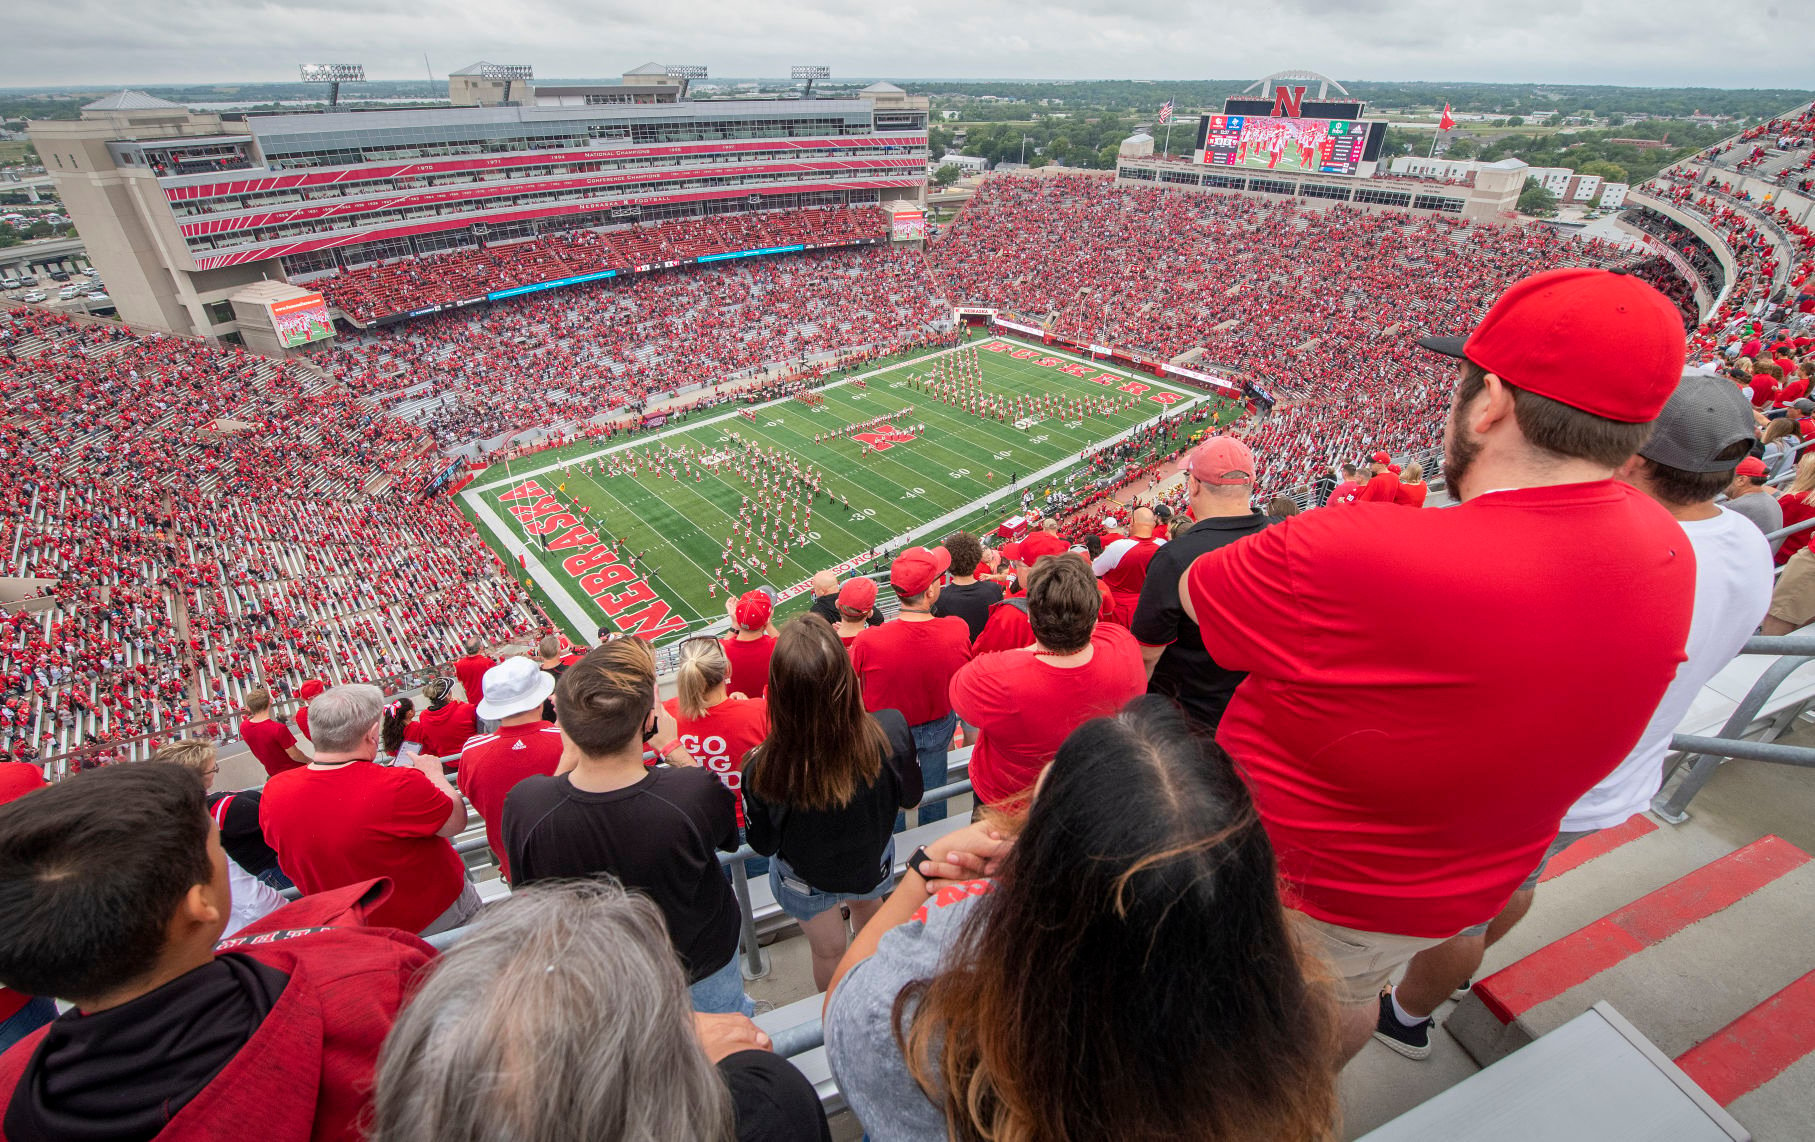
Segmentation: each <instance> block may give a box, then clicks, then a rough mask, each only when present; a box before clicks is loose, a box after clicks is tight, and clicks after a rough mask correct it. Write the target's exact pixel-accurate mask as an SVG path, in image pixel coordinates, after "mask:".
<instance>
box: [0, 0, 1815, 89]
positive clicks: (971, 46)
mask: <svg viewBox="0 0 1815 1142" xmlns="http://www.w3.org/2000/svg"><path fill="white" fill-rule="evenodd" d="M18 9H19V10H18V11H15V12H11V13H9V16H8V29H7V30H8V42H9V45H10V47H11V50H10V51H9V52H8V67H7V73H6V78H5V80H4V82H5V83H7V84H9V85H32V84H36V85H48V84H94V85H97V86H100V85H113V84H121V85H124V84H129V83H131V84H156V83H200V82H228V81H267V80H285V79H291V78H294V77H295V74H296V64H297V63H299V62H303V61H305V60H321V61H347V62H358V63H363V64H365V66H366V72H367V74H368V75H370V76H371V77H372V78H374V79H413V78H416V77H418V76H422V75H424V74H425V72H424V67H423V58H422V57H423V55H424V53H426V54H427V55H428V56H429V58H430V61H431V63H432V65H433V68H434V70H435V73H436V75H437V77H440V76H445V75H446V73H447V72H448V71H451V70H452V69H454V68H457V67H462V66H465V65H466V64H469V63H471V62H473V61H474V60H478V59H490V60H496V61H500V62H508V63H518V62H522V63H529V64H533V65H534V66H535V68H536V71H537V73H538V74H540V75H544V76H562V77H599V76H610V75H614V74H617V73H619V72H621V71H623V70H624V69H626V68H629V67H634V66H636V65H637V64H640V63H644V62H646V61H649V60H655V61H657V62H662V63H704V64H706V65H708V66H709V67H711V69H712V72H713V74H714V75H718V76H783V75H786V74H787V68H788V65H789V64H791V63H826V64H830V65H831V67H832V69H833V74H834V75H839V76H851V77H869V76H894V77H906V78H914V77H933V76H938V77H951V78H977V79H985V78H1053V79H1067V78H1078V79H1082V78H1151V79H1186V78H1206V79H1208V78H1215V79H1234V78H1240V77H1241V76H1243V75H1252V76H1261V75H1265V74H1267V73H1269V72H1272V71H1275V70H1278V69H1280V68H1284V67H1309V68H1312V69H1314V70H1317V71H1321V72H1324V73H1326V74H1329V75H1333V76H1336V77H1338V78H1342V79H1349V78H1354V79H1375V80H1395V79H1397V80H1416V79H1432V80H1448V81H1463V80H1485V81H1522V80H1523V81H1534V82H1556V83H1637V84H1648V85H1657V86H1686V85H1697V86H1720V87H1801V86H1805V85H1806V84H1807V78H1808V76H1807V70H1806V67H1805V66H1804V60H1803V59H1802V58H1801V56H1800V55H1799V53H1797V52H1793V51H1784V50H1782V47H1783V45H1786V44H1792V43H1808V42H1810V41H1811V38H1812V37H1815V3H1811V2H1810V0H1727V2H1726V3H1724V4H1714V3H1711V2H1709V0H1523V2H1522V3H1520V4H1516V5H1505V4H1499V3H1495V4H1487V3H1482V2H1479V0H1477V2H1475V3H1469V2H1468V0H1260V2H1258V3H1256V2H1253V0H1250V2H1249V3H1247V4H1212V3H1207V2H1204V0H1198V2H1197V3H1188V4H1185V5H1175V4H1161V3H1158V2H1157V0H1047V2H1045V3H1040V4H1033V5H1029V4H1019V3H1017V4H1010V3H1007V2H1006V0H922V2H918V3H916V4H913V5H893V6H883V7H862V6H859V5H856V4H854V3H850V2H848V0H846V2H842V3H834V2H831V0H792V2H790V3H785V4H784V3H775V2H773V0H770V2H763V0H758V2H757V3H750V2H749V0H691V2H689V3H684V4H683V3H651V2H649V0H513V2H511V3H508V4H507V3H500V2H497V0H422V2H411V0H294V2H290V3H284V2H279V0H205V2H204V0H145V2H142V3H138V4H119V3H117V2H115V0H58V2H56V3H39V4H29V5H21V6H18Z"/></svg>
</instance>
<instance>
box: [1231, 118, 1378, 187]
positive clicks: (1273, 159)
mask: <svg viewBox="0 0 1815 1142" xmlns="http://www.w3.org/2000/svg"><path fill="white" fill-rule="evenodd" d="M1203 124H1204V126H1203V140H1202V146H1201V152H1202V155H1203V161H1204V162H1205V163H1206V164H1209V165H1211V166H1224V167H1241V168H1244V169H1247V170H1267V171H1280V172H1283V173H1287V174H1350V175H1352V174H1355V173H1357V170H1358V168H1359V167H1360V165H1361V162H1362V160H1363V158H1364V156H1365V155H1366V153H1367V144H1368V129H1369V127H1370V126H1371V124H1369V123H1366V122H1363V121H1361V120H1358V119H1288V118H1283V117H1279V116H1272V115H1206V116H1204V119H1203Z"/></svg>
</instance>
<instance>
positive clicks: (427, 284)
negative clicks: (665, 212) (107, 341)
mask: <svg viewBox="0 0 1815 1142" xmlns="http://www.w3.org/2000/svg"><path fill="white" fill-rule="evenodd" d="M887 236H888V219H887V218H885V217H884V216H883V214H882V212H881V211H880V210H878V209H877V208H875V207H870V206H865V207H825V208H818V209H808V210H791V211H776V212H770V213H759V214H721V215H714V216H711V217H706V218H685V219H678V220H675V221H671V222H662V223H659V224H656V225H654V226H630V227H625V228H623V229H619V230H609V231H605V232H599V231H594V230H570V231H565V232H562V233H558V234H550V235H546V236H544V237H540V238H533V239H530V240H529V241H524V242H514V243H505V244H498V245H493V246H487V247H472V248H464V249H459V250H453V251H449V252H447V253H443V254H432V255H429V256H426V257H422V258H403V259H399V260H397V261H391V262H383V263H379V264H377V265H368V266H360V267H358V268H355V269H351V270H347V271H345V272H343V273H338V274H335V275H334V276H332V277H327V278H321V279H317V280H315V281H314V282H312V283H311V284H312V285H314V286H316V287H317V288H319V289H320V290H321V292H322V296H324V297H325V298H327V300H328V304H329V305H332V306H334V307H335V308H337V309H339V310H341V312H343V313H345V314H346V315H347V316H349V317H351V318H352V319H353V320H354V321H356V322H358V323H359V324H361V325H364V324H365V323H367V322H369V321H371V320H373V319H374V318H378V317H386V316H390V315H392V314H398V313H408V312H411V311H413V310H418V309H426V308H429V307H431V306H436V305H453V304H455V303H456V302H465V301H470V300H472V299H473V298H478V297H484V296H485V295H486V294H488V293H491V292H493V291H496V290H504V289H511V288H513V287H516V286H525V285H533V284H535V283H537V282H546V281H553V280H555V279H557V278H563V277H570V276H573V275H576V274H585V273H596V272H598V271H600V270H617V271H620V272H623V271H628V270H633V269H636V268H638V267H643V266H649V265H654V264H659V263H662V262H680V261H686V260H690V259H693V258H699V257H708V256H711V255H714V254H731V253H738V252H740V251H744V250H755V249H762V248H764V247H772V246H787V245H794V244H801V245H808V246H832V245H844V244H849V243H852V242H857V241H861V240H864V239H880V238H885V237H887Z"/></svg>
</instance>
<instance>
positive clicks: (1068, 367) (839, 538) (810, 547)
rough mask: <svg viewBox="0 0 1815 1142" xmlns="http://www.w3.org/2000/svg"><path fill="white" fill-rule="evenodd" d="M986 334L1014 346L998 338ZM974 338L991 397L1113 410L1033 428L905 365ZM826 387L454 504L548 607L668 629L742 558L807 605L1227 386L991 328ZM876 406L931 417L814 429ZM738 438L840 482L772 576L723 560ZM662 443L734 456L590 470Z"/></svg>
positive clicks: (703, 420)
mask: <svg viewBox="0 0 1815 1142" xmlns="http://www.w3.org/2000/svg"><path fill="white" fill-rule="evenodd" d="M992 345H1000V346H1002V348H1001V349H999V350H991V349H990V348H988V347H989V346H992ZM972 351H974V352H975V355H976V360H977V372H978V373H980V375H981V378H982V387H983V390H984V391H985V392H986V393H987V394H990V395H993V396H998V397H1001V398H1004V399H1009V400H1014V399H1024V400H1031V399H1034V398H1037V397H1040V396H1049V397H1058V398H1060V399H1064V400H1083V401H1088V402H1101V401H1104V400H1108V401H1112V402H1114V407H1113V408H1109V409H1107V410H1105V411H1097V412H1091V413H1087V414H1085V415H1082V416H1075V415H1073V414H1070V413H1066V414H1063V416H1069V417H1071V419H1063V418H1062V417H1061V416H1053V417H1049V418H1046V419H1042V420H1040V421H1038V423H1035V424H1032V425H1031V426H1029V427H1027V428H1025V429H1022V428H1017V427H1015V426H1014V425H1013V424H1010V423H1002V422H999V421H997V420H996V419H994V418H988V417H983V416H978V415H975V414H972V413H970V412H968V411H965V410H962V409H960V408H958V407H955V406H954V405H951V404H947V403H944V402H942V401H940V400H939V399H937V398H936V397H935V396H934V395H933V394H931V393H929V392H926V391H923V390H921V389H917V388H915V387H914V386H913V384H912V383H911V381H910V377H911V376H922V377H924V376H925V375H926V374H927V372H928V371H929V369H931V368H932V367H933V365H934V362H935V361H937V360H939V359H941V358H951V357H962V356H963V355H966V354H968V353H970V352H972ZM951 363H952V362H948V364H951ZM816 391H817V393H818V394H819V395H821V396H823V398H824V400H823V403H821V404H818V405H813V406H809V405H807V404H804V403H802V402H800V401H799V400H796V399H794V398H793V397H787V398H782V399H779V400H774V401H769V402H766V403H764V404H759V405H743V404H735V405H724V406H719V408H717V409H713V410H709V411H708V412H706V413H704V414H697V413H696V414H693V415H692V416H690V417H688V418H687V419H685V420H683V421H680V422H677V423H676V424H674V425H672V426H670V427H667V428H665V429H663V430H660V431H658V432H654V433H648V434H641V435H638V436H636V437H633V438H630V439H628V440H622V441H614V442H611V443H609V444H601V443H600V442H598V441H580V442H577V443H575V444H571V445H568V446H566V447H565V448H562V449H557V450H552V451H550V452H546V453H539V454H536V455H534V456H532V457H529V458H526V459H524V460H520V461H515V462H512V463H510V464H508V465H506V464H498V465H493V466H492V467H491V468H489V469H488V470H486V471H485V472H484V473H482V474H481V475H480V476H479V478H478V479H476V480H475V481H474V482H473V483H472V484H471V485H469V486H468V487H467V488H465V489H463V490H462V491H461V492H460V493H459V502H460V503H461V506H462V508H463V509H464V510H465V511H466V512H467V513H468V515H469V516H470V517H472V518H473V520H474V522H475V524H476V526H478V527H479V529H480V533H481V535H483V536H484V537H485V539H486V540H487V542H488V543H490V544H491V545H492V546H493V547H494V548H495V549H497V550H499V551H500V552H501V554H502V556H503V558H504V559H505V560H506V562H507V563H509V564H511V565H514V566H516V567H517V568H518V573H519V574H521V575H524V576H525V577H527V579H528V580H529V581H530V583H531V584H533V587H534V588H535V589H536V590H537V593H538V594H539V595H541V596H542V597H543V599H544V600H545V602H546V603H550V604H552V608H551V611H550V615H551V617H558V618H557V621H561V620H565V621H564V625H567V626H569V627H570V628H571V629H572V630H573V631H575V632H576V633H578V634H580V635H582V636H586V637H588V638H590V636H591V634H592V632H593V631H594V630H595V629H596V628H598V627H600V626H607V627H615V628H616V629H619V630H623V631H627V632H630V633H636V634H640V635H642V636H644V637H647V638H653V639H655V640H657V641H659V642H668V641H672V640H674V639H678V638H681V637H684V636H685V635H686V634H687V633H688V632H697V631H698V630H700V629H702V628H706V627H710V626H713V625H715V624H718V623H720V622H722V621H723V619H724V615H725V611H724V601H725V592H724V591H723V590H722V589H718V588H715V587H714V586H713V584H714V581H715V580H716V578H717V577H718V576H719V575H720V574H721V573H722V574H725V575H726V576H727V577H728V578H729V582H730V590H731V592H732V593H733V594H735V593H737V592H740V591H742V590H744V589H746V588H745V581H744V578H743V575H744V572H745V571H746V570H747V571H748V572H749V576H750V577H749V585H751V586H754V585H756V584H758V583H762V582H767V583H770V584H772V585H773V586H775V587H776V588H777V589H778V590H780V591H781V592H782V593H783V597H784V599H792V600H793V601H794V605H793V606H784V608H783V610H784V612H787V611H793V610H796V609H799V608H800V607H804V605H805V599H804V597H803V596H804V594H805V586H806V580H807V579H808V578H809V577H810V576H811V575H812V574H813V573H815V572H817V571H820V570H824V569H826V568H838V569H840V571H841V573H845V572H849V571H851V570H861V569H864V568H866V567H868V566H869V565H871V564H872V563H874V562H875V561H876V560H877V559H879V558H880V553H882V552H886V551H889V550H898V549H899V548H900V547H901V546H903V545H905V544H906V543H908V542H911V541H915V540H921V539H927V540H932V539H936V538H937V537H939V536H942V535H944V534H947V533H949V532H950V531H951V530H953V529H955V528H956V527H959V526H965V527H969V528H972V529H973V530H974V529H976V528H978V527H984V526H987V527H990V528H993V526H994V525H995V523H997V522H999V521H1000V520H1001V519H1003V518H1006V517H1007V516H1010V515H1013V514H1015V512H1017V511H1018V510H1019V508H1020V503H1021V495H1022V492H1023V491H1024V490H1026V489H1027V488H1029V487H1030V486H1032V487H1033V489H1034V491H1035V493H1036V497H1039V496H1043V495H1044V493H1045V492H1046V490H1047V489H1048V487H1049V486H1053V485H1052V481H1054V480H1058V479H1060V478H1062V476H1063V475H1064V474H1065V472H1066V471H1067V470H1068V469H1071V468H1073V467H1074V466H1075V465H1077V464H1078V463H1079V462H1080V453H1081V452H1083V451H1084V450H1086V449H1089V448H1093V447H1096V446H1098V445H1101V444H1104V443H1107V442H1110V441H1113V440H1115V439H1118V438H1120V437H1122V436H1124V435H1127V434H1129V433H1131V432H1133V431H1137V430H1139V429H1141V428H1143V427H1145V426H1146V425H1148V424H1151V423H1153V422H1154V421H1155V420H1156V419H1158V417H1159V416H1161V415H1162V414H1165V413H1168V412H1171V413H1177V412H1179V411H1182V410H1185V409H1189V408H1193V407H1195V406H1198V405H1201V404H1203V403H1204V402H1207V401H1213V400H1214V399H1215V398H1212V397H1209V396H1207V395H1205V394H1202V393H1198V392H1195V391H1192V390H1188V389H1185V388H1182V387H1180V386H1177V385H1173V384H1168V383H1161V382H1159V381H1157V380H1155V379H1154V378H1152V377H1147V376H1136V375H1134V374H1132V373H1130V372H1128V371H1127V370H1125V369H1119V368H1111V367H1104V366H1102V365H1099V364H1098V363H1097V362H1094V361H1088V360H1086V359H1084V358H1081V357H1078V356H1075V355H1073V354H1069V353H1062V352H1054V351H1052V350H1050V349H1048V348H1046V347H1044V346H1040V345H1035V344H1030V343H1026V342H1020V341H1014V340H1011V339H1008V338H1002V337H995V336H990V337H979V338H977V339H976V340H974V341H972V342H969V343H967V344H965V345H961V346H958V347H956V348H952V349H943V350H936V351H933V352H929V353H926V354H922V355H920V356H917V357H914V358H911V359H909V360H907V361H903V362H898V363H895V364H891V365H887V366H884V367H881V368H879V369H876V370H873V371H871V372H869V373H865V374H861V375H859V376H856V377H851V378H846V379H843V380H839V381H834V382H832V383H831V384H829V385H827V386H825V387H823V388H821V389H818V390H816ZM909 408H911V410H912V411H911V412H909V411H907V410H908V409H909ZM721 410H723V411H721ZM744 410H749V412H750V413H751V414H753V417H754V419H752V418H750V417H746V416H745V415H744ZM874 418H882V419H883V420H884V422H885V423H887V424H889V425H891V426H893V427H894V428H896V429H897V430H900V429H903V428H905V427H906V426H908V425H910V424H916V423H917V424H923V425H924V426H925V431H924V432H923V433H919V434H916V435H914V436H912V437H911V438H909V439H907V440H894V441H881V442H878V443H880V444H882V445H883V447H882V450H872V449H871V447H870V446H869V445H867V444H864V443H860V442H859V441H856V440H852V439H849V438H846V437H842V436H841V437H837V438H828V439H827V440H826V441H825V442H824V443H815V442H814V437H815V435H816V434H817V435H821V436H826V435H827V434H830V433H833V432H836V431H838V430H840V429H843V428H845V427H846V426H847V425H851V424H860V423H863V422H867V421H870V420H872V419H874ZM732 433H736V434H737V435H738V436H739V437H740V438H741V439H742V440H743V441H746V442H748V443H750V444H754V445H757V446H760V447H763V448H766V449H774V450H777V451H778V452H779V453H780V454H782V455H784V456H786V457H788V458H793V459H798V460H799V461H801V462H802V463H803V464H810V465H812V466H813V467H814V468H816V469H817V470H818V472H819V473H820V477H821V480H822V488H823V491H824V492H825V493H829V497H828V495H826V494H822V495H819V496H818V497H816V499H815V502H814V505H813V513H812V516H811V523H810V525H808V524H805V523H804V522H803V524H802V527H801V530H802V531H803V532H804V533H805V534H804V535H803V536H802V537H801V538H800V539H799V540H798V541H796V543H795V545H794V546H793V548H792V549H791V550H790V551H788V552H787V554H786V556H785V558H782V559H780V560H779V562H778V561H777V559H776V557H775V556H774V555H770V556H769V557H768V559H767V562H768V563H769V567H768V569H767V570H766V571H763V570H762V569H760V568H756V567H751V568H747V569H746V568H734V569H732V570H730V571H726V572H721V570H720V560H721V552H722V549H723V546H724V542H725V538H726V537H727V536H728V535H730V534H731V533H732V530H733V528H734V527H737V526H738V525H739V523H740V521H741V520H743V519H745V518H746V517H748V516H749V512H748V510H747V509H746V508H745V507H744V500H745V498H746V497H749V498H750V499H751V501H752V503H751V507H752V508H753V507H754V505H755V502H756V501H757V500H758V499H759V498H760V497H757V496H756V494H755V491H754V489H753V488H752V486H751V485H750V483H748V482H747V481H746V479H745V478H744V477H743V472H742V468H743V465H741V464H734V463H732V462H731V460H732V459H733V458H732V457H731V456H726V455H725V449H726V448H727V446H732V447H735V441H733V440H731V436H730V434H732ZM899 435H901V433H899V432H898V433H897V436H899ZM665 447H673V448H685V449H689V450H691V451H692V453H693V455H694V457H695V458H696V460H697V459H698V458H701V457H705V456H708V455H713V454H717V455H718V456H721V457H723V461H722V462H721V461H720V460H717V459H715V460H714V461H713V463H712V466H708V465H706V464H704V463H700V464H697V465H696V466H695V472H696V473H697V474H698V476H699V478H698V479H697V480H696V479H694V478H693V477H692V476H689V475H686V474H683V475H682V476H681V478H679V479H676V478H674V477H672V476H670V475H667V474H658V473H656V472H652V471H650V470H648V468H645V469H644V470H642V471H640V472H638V473H636V474H634V475H632V474H622V475H616V476H612V475H609V474H607V472H606V471H605V470H604V469H603V468H601V469H600V470H598V471H597V472H596V473H593V474H588V473H586V472H583V471H582V465H584V464H585V463H587V462H588V461H603V462H605V463H610V462H612V459H611V458H613V457H615V459H616V461H617V462H619V463H624V462H626V461H627V460H628V457H626V456H624V455H620V454H625V453H630V454H634V455H637V456H641V457H650V456H652V455H654V454H656V453H657V452H659V450H661V449H663V448H665ZM645 462H646V463H647V461H645ZM1011 481H1013V483H1012V486H1011ZM840 499H842V500H845V501H848V503H849V506H848V507H845V506H842V505H841V504H840V503H839V502H838V500H840ZM804 508H805V504H804V502H801V501H799V500H798V498H796V499H795V500H792V501H785V502H784V504H783V506H781V508H780V510H781V511H788V510H799V511H800V512H801V514H803V516H804ZM740 541H741V537H740ZM755 554H756V553H755V552H754V551H753V552H752V556H753V558H752V560H751V561H752V562H754V561H755V560H754V556H755ZM633 557H634V563H633V562H632V558H633Z"/></svg>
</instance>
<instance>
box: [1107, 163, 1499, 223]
mask: <svg viewBox="0 0 1815 1142" xmlns="http://www.w3.org/2000/svg"><path fill="white" fill-rule="evenodd" d="M1526 169H1527V168H1526V165H1525V164H1524V163H1521V162H1519V161H1518V160H1516V159H1515V160H1509V161H1508V162H1505V163H1496V164H1492V165H1490V166H1489V167H1487V168H1484V169H1482V170H1480V171H1478V172H1476V176H1475V182H1474V185H1473V186H1457V185H1453V184H1449V183H1439V182H1427V181H1424V180H1419V179H1393V178H1361V177H1354V176H1347V175H1315V174H1290V173H1285V172H1281V171H1264V172H1263V171H1255V170H1251V169H1247V168H1238V167H1213V166H1207V165H1204V164H1202V163H1192V162H1179V161H1177V160H1174V159H1164V158H1154V159H1138V158H1123V159H1122V160H1121V161H1120V162H1118V163H1117V164H1116V174H1115V181H1116V183H1117V184H1118V185H1121V186H1147V187H1153V186H1158V187H1162V188H1170V189H1175V190H1185V191H1196V192H1198V193H1202V194H1250V195H1253V194H1264V195H1268V196H1270V197H1286V198H1297V199H1299V200H1301V201H1302V202H1303V203H1304V205H1306V206H1309V207H1326V206H1330V205H1333V204H1335V203H1339V202H1340V203H1344V204H1346V205H1349V206H1353V207H1355V208H1357V209H1359V210H1366V211H1369V212H1370V213H1374V212H1379V211H1386V210H1390V211H1397V212H1401V213H1411V214H1441V215H1444V216H1446V217H1450V218H1466V219H1469V220H1470V221H1473V222H1504V221H1507V220H1508V219H1510V218H1511V217H1512V216H1513V213H1514V208H1515V207H1516V206H1517V205H1518V201H1519V191H1520V190H1522V189H1523V188H1524V186H1525V173H1526Z"/></svg>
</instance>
